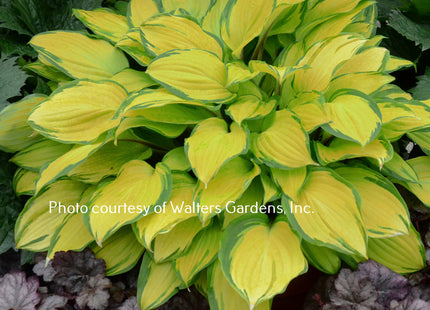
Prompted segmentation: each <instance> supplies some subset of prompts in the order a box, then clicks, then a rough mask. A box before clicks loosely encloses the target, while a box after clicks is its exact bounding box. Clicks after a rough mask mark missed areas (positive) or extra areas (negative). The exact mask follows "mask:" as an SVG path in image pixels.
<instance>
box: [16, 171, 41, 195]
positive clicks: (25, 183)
mask: <svg viewBox="0 0 430 310" xmlns="http://www.w3.org/2000/svg"><path fill="white" fill-rule="evenodd" d="M37 179H39V172H34V171H30V170H26V169H22V168H18V169H17V170H16V172H15V175H14V176H13V190H14V192H15V194H16V195H17V196H21V195H31V196H32V195H34V192H35V188H36V181H37Z"/></svg>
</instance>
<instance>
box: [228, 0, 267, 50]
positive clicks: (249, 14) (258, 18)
mask: <svg viewBox="0 0 430 310" xmlns="http://www.w3.org/2000/svg"><path fill="white" fill-rule="evenodd" d="M274 6H275V1H274V0H252V1H247V0H235V1H229V2H228V4H227V6H226V9H225V10H226V11H225V12H224V16H223V18H222V20H221V22H222V23H221V35H222V39H223V41H224V42H225V43H226V44H227V45H228V47H230V48H231V50H232V51H233V55H235V56H237V57H239V56H240V53H241V51H242V49H243V48H244V47H245V45H246V44H248V43H249V42H250V41H251V40H252V39H254V38H255V37H256V36H258V35H260V33H261V31H262V30H263V27H264V23H265V21H266V19H267V18H268V17H269V15H270V13H272V10H273V9H274Z"/></svg>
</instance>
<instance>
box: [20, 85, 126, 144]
mask: <svg viewBox="0 0 430 310" xmlns="http://www.w3.org/2000/svg"><path fill="white" fill-rule="evenodd" d="M126 97H127V92H126V91H125V90H124V89H123V88H122V87H121V86H119V85H118V84H117V83H114V82H109V81H103V82H90V81H76V82H72V83H69V84H67V85H66V86H65V87H64V88H60V89H57V90H56V91H55V92H54V93H53V94H52V95H51V97H50V98H49V99H47V100H45V101H43V102H42V103H41V104H39V105H37V106H36V107H35V108H34V109H33V110H32V112H31V113H30V115H29V118H28V122H29V124H30V126H32V127H33V128H34V129H35V130H36V131H38V132H39V133H40V134H42V135H44V136H46V137H48V138H50V139H52V140H58V141H61V142H65V143H82V144H86V143H91V142H93V141H95V140H96V139H97V138H98V137H99V136H100V135H101V134H102V133H104V132H106V131H108V130H109V129H112V128H114V127H116V126H118V125H119V120H118V119H116V120H115V119H112V117H113V116H114V115H115V112H116V110H117V109H118V108H119V106H120V104H121V102H122V101H123V100H124V99H125V98H126Z"/></svg>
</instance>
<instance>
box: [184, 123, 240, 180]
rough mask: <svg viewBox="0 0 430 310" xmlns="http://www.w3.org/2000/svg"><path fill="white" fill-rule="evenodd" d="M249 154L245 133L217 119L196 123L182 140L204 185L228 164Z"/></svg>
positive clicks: (191, 162)
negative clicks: (187, 136) (244, 154)
mask: <svg viewBox="0 0 430 310" xmlns="http://www.w3.org/2000/svg"><path fill="white" fill-rule="evenodd" d="M247 150H248V139H247V132H246V131H244V130H243V129H242V128H241V127H240V126H239V125H237V124H236V123H232V124H231V125H230V130H229V128H228V124H227V123H226V122H225V121H223V120H222V119H219V118H210V119H207V120H205V121H203V122H201V123H199V124H198V125H197V126H196V127H195V128H194V131H193V133H192V134H191V136H190V137H189V138H188V139H186V140H185V152H186V153H187V156H188V160H189V162H190V164H191V167H192V168H193V171H194V173H195V174H196V176H197V177H198V179H199V180H200V181H201V182H203V183H205V184H207V183H208V182H209V181H210V180H211V179H212V178H213V177H214V175H215V174H216V173H217V172H218V170H219V169H220V168H221V167H222V165H224V164H225V163H226V162H227V161H229V160H231V159H232V158H233V157H236V156H238V155H240V154H243V153H245V152H246V151H247Z"/></svg>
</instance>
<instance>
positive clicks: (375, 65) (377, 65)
mask: <svg viewBox="0 0 430 310" xmlns="http://www.w3.org/2000/svg"><path fill="white" fill-rule="evenodd" d="M388 57H389V52H388V50H387V49H385V48H383V47H369V48H366V49H364V50H362V51H360V52H359V53H357V54H356V55H354V56H352V57H351V58H349V59H348V60H346V61H345V62H343V63H342V64H341V65H340V66H339V68H338V69H337V70H336V73H335V76H340V75H343V74H347V73H356V72H375V71H380V70H381V69H382V68H383V66H384V64H385V62H386V61H387V60H388ZM354 86H357V85H354ZM354 88H355V87H354Z"/></svg>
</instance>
